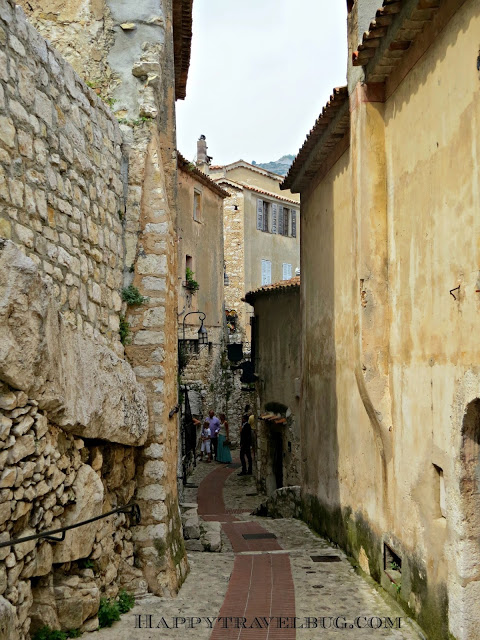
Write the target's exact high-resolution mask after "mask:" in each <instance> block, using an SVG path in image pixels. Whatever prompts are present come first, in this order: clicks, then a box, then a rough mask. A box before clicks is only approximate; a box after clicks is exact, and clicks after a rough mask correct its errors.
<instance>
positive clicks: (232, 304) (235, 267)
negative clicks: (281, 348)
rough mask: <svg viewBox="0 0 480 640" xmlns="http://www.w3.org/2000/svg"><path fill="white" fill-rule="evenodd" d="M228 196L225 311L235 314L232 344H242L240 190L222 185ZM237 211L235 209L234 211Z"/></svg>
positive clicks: (224, 229) (241, 203)
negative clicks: (234, 312)
mask: <svg viewBox="0 0 480 640" xmlns="http://www.w3.org/2000/svg"><path fill="white" fill-rule="evenodd" d="M220 186H221V187H222V188H225V189H226V190H228V191H229V192H230V193H231V196H230V198H225V200H224V201H223V236H224V243H225V244H224V258H225V268H226V273H227V276H228V279H229V284H228V285H227V286H225V309H226V310H232V309H234V310H235V311H236V312H237V314H238V323H237V332H236V333H235V334H231V336H230V340H231V341H232V342H240V341H241V340H245V323H246V313H245V303H244V302H242V301H241V300H242V298H243V296H244V295H245V293H246V291H245V264H244V260H245V253H244V243H245V238H244V197H243V192H242V191H241V190H239V189H238V190H237V189H234V188H233V187H230V186H229V185H226V184H221V185H220ZM235 207H237V209H235Z"/></svg>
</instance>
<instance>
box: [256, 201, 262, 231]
mask: <svg viewBox="0 0 480 640" xmlns="http://www.w3.org/2000/svg"><path fill="white" fill-rule="evenodd" d="M257 229H260V231H263V200H260V199H258V200H257Z"/></svg>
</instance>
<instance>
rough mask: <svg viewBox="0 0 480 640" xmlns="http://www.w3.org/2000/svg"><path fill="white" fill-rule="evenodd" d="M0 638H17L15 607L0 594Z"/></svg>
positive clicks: (4, 639)
mask: <svg viewBox="0 0 480 640" xmlns="http://www.w3.org/2000/svg"><path fill="white" fill-rule="evenodd" d="M0 640H19V635H18V627H17V616H16V615H15V607H13V606H12V605H11V604H10V602H8V600H5V598H3V597H2V596H0Z"/></svg>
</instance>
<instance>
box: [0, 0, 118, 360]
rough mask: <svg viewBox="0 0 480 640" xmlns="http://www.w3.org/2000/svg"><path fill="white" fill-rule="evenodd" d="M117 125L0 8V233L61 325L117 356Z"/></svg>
mask: <svg viewBox="0 0 480 640" xmlns="http://www.w3.org/2000/svg"><path fill="white" fill-rule="evenodd" d="M125 163H126V158H125V155H124V152H123V150H122V136H121V133H120V130H119V127H118V124H117V121H116V118H114V117H113V115H112V114H111V113H110V111H109V109H108V108H107V106H106V105H105V104H104V103H103V102H102V101H101V100H100V99H99V98H98V96H97V95H96V94H95V93H94V92H93V91H92V90H91V89H90V88H89V87H87V85H86V84H85V83H84V82H83V81H82V80H81V79H80V78H79V77H78V76H77V75H76V74H75V73H74V71H73V69H72V68H71V67H70V65H69V64H68V63H66V62H65V61H64V60H63V59H62V58H61V56H60V55H59V54H58V52H57V51H55V49H54V48H53V47H52V45H50V44H49V43H48V42H46V41H45V40H43V38H42V37H41V36H39V34H38V33H37V32H36V31H35V30H34V29H33V28H32V27H31V26H30V25H29V24H28V22H27V21H26V19H25V17H24V15H23V12H22V11H21V9H19V8H18V7H17V8H16V9H15V5H14V4H13V3H12V2H10V1H7V0H2V2H1V3H0V235H2V236H3V237H7V238H11V239H12V240H13V241H14V242H15V243H16V244H17V245H18V246H22V247H23V248H24V251H25V253H26V254H27V255H29V256H30V257H31V259H32V260H33V261H34V262H35V263H36V264H37V265H38V267H39V270H40V272H41V273H42V274H43V275H44V276H45V279H46V280H47V281H48V282H52V283H53V284H54V293H55V296H56V298H57V300H59V302H60V309H61V311H62V313H63V317H64V319H65V320H66V322H68V323H70V324H71V325H72V326H74V327H77V328H78V329H79V330H80V331H83V332H84V333H85V334H86V335H87V336H95V338H96V339H97V340H98V341H99V342H100V343H102V344H108V345H110V346H112V347H113V348H114V349H115V351H116V352H117V353H119V354H122V353H123V348H122V345H121V344H120V342H119V334H118V328H119V314H120V311H121V307H122V300H121V296H120V290H121V287H122V283H123V277H122V273H123V253H124V251H123V242H122V219H123V216H124V211H125V203H124V198H123V196H124V184H123V178H122V167H123V166H124V165H125Z"/></svg>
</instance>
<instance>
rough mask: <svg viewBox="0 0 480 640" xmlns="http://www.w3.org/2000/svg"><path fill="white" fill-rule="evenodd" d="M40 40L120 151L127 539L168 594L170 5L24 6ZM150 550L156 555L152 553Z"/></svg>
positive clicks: (178, 562)
mask: <svg viewBox="0 0 480 640" xmlns="http://www.w3.org/2000/svg"><path fill="white" fill-rule="evenodd" d="M24 5H25V8H26V10H27V11H28V13H29V16H30V17H31V19H32V21H33V23H34V25H35V27H36V28H37V29H39V31H40V32H41V33H42V34H45V35H46V36H47V37H48V38H49V39H50V40H51V41H52V43H53V44H54V46H55V47H56V48H57V49H58V50H59V51H60V52H61V53H62V55H63V56H64V57H65V58H67V59H68V60H70V61H71V62H72V64H73V65H74V66H75V68H76V69H77V70H78V71H79V72H80V73H81V74H82V75H83V77H84V78H85V80H86V81H87V82H88V84H89V85H90V86H92V87H93V90H94V92H96V93H98V94H99V95H100V96H101V97H102V98H103V99H105V100H106V101H107V102H108V103H109V104H110V105H111V107H112V110H113V111H114V113H115V115H116V116H117V118H118V122H119V125H120V130H121V132H122V134H123V138H124V144H125V148H128V157H129V165H128V184H127V186H126V190H125V194H126V207H125V217H124V220H123V225H124V244H125V259H124V264H125V269H124V284H125V285H128V284H131V283H132V284H133V285H134V286H135V287H137V288H138V290H139V291H140V293H141V294H142V295H143V296H144V297H146V298H147V299H148V301H145V303H144V304H142V305H137V306H131V307H129V308H128V309H127V310H126V312H125V322H126V324H125V325H124V326H125V329H126V330H127V331H129V336H128V338H127V340H126V342H127V343H129V344H128V346H127V349H126V354H127V357H128V359H129V361H130V362H131V363H132V365H133V367H134V370H135V374H136V376H137V377H138V378H139V379H140V380H141V381H142V383H143V385H144V387H145V390H146V394H147V400H146V403H147V408H148V415H149V429H148V434H147V440H146V443H145V447H144V448H143V449H142V453H141V454H139V456H138V468H137V475H138V478H139V487H138V491H137V499H138V501H139V504H140V508H141V510H142V516H143V517H142V524H141V525H140V526H139V527H136V528H135V529H134V537H135V540H136V545H137V552H138V558H139V562H140V564H142V566H143V567H144V571H145V576H146V579H147V581H148V584H149V588H150V589H151V590H152V591H154V592H155V593H157V594H163V593H165V592H166V593H174V592H176V590H177V589H178V585H179V584H180V583H181V582H182V580H183V579H184V577H185V575H186V572H187V563H186V558H185V555H184V553H182V549H181V548H180V547H179V541H180V539H181V523H180V518H179V515H178V506H177V456H178V446H177V445H178V414H172V416H173V417H170V411H171V410H172V409H174V408H175V406H176V405H177V402H178V389H177V338H178V335H177V325H178V322H177V312H176V307H177V280H176V279H177V251H176V216H177V205H176V177H177V158H176V140H175V77H174V56H173V37H174V33H173V13H172V2H171V0H153V1H152V0H138V2H135V3H132V2H124V1H122V2H118V1H117V0H106V1H105V2H99V1H98V0H85V1H84V2H81V3H79V2H77V1H76V0H65V1H64V2H57V0H29V2H28V3H27V2H24ZM158 549H164V550H165V551H164V552H162V553H159V551H158Z"/></svg>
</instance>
